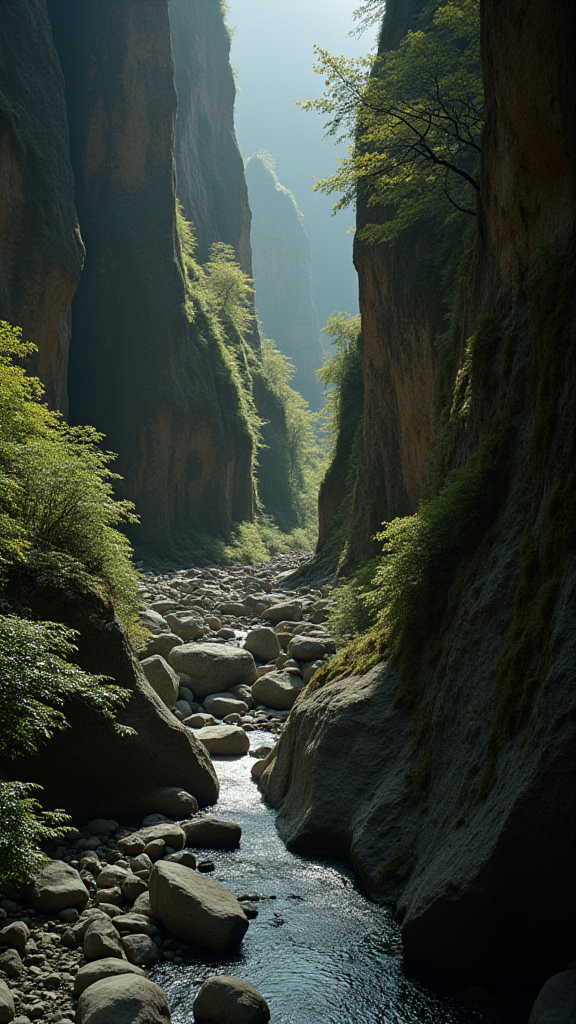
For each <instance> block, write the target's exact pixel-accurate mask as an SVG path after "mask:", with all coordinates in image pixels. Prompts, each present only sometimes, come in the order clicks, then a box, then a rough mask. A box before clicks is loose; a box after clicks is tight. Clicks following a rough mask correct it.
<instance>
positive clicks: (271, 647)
mask: <svg viewBox="0 0 576 1024" xmlns="http://www.w3.org/2000/svg"><path fill="white" fill-rule="evenodd" d="M244 647H245V648H246V650H247V651H250V653H251V654H253V655H254V657H255V658H257V659H258V661H274V660H275V659H276V658H277V657H278V655H279V654H280V644H279V643H278V637H277V636H276V633H275V632H274V630H273V629H271V628H270V626H260V627H258V629H251V630H250V632H249V633H248V636H247V637H246V642H245V644H244Z"/></svg>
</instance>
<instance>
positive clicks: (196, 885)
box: [149, 861, 248, 949]
mask: <svg viewBox="0 0 576 1024" xmlns="http://www.w3.org/2000/svg"><path fill="white" fill-rule="evenodd" d="M149 884H150V888H149V892H150V906H151V908H152V913H153V915H154V917H156V918H158V920H159V921H161V922H162V924H163V925H164V927H165V928H167V929H168V931H169V932H171V933H172V935H175V936H176V937H177V938H179V939H183V940H184V941H185V942H196V943H198V944H199V945H201V946H209V947H210V948H211V949H233V948H235V947H236V946H239V945H240V943H241V941H242V939H243V937H244V935H245V933H246V930H247V928H248V918H247V917H246V915H245V913H244V911H243V909H242V907H241V905H240V903H239V902H238V900H237V899H236V897H235V896H234V895H233V893H231V892H230V890H229V889H227V888H226V886H224V885H222V884H221V882H217V881H216V880H215V879H213V878H207V877H206V876H205V875H201V874H199V873H198V872H196V871H192V870H191V869H190V868H186V867H183V866H182V865H181V864H173V863H170V862H166V861H160V862H159V863H158V864H155V865H154V867H153V868H152V871H151V873H150V883H149Z"/></svg>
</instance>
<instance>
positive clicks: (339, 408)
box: [316, 313, 362, 449]
mask: <svg viewBox="0 0 576 1024" xmlns="http://www.w3.org/2000/svg"><path fill="white" fill-rule="evenodd" d="M322 330H323V333H324V334H328V335H329V336H330V338H331V339H332V345H333V346H334V349H335V351H334V352H333V353H332V355H330V356H328V358H327V359H326V360H325V362H324V365H323V366H321V367H320V369H319V370H317V371H316V373H317V374H318V376H319V378H320V380H321V381H322V383H323V384H324V387H325V388H326V394H327V401H326V406H325V411H324V416H325V417H326V419H327V433H328V436H329V438H330V443H331V446H332V449H334V448H335V446H336V441H337V439H338V437H339V435H340V434H341V433H342V431H343V429H344V419H345V418H346V414H347V409H346V408H345V405H346V385H347V383H348V381H349V380H350V378H354V377H357V376H358V375H360V376H361V375H362V360H361V357H360V352H359V349H358V339H359V336H360V330H361V324H360V316H359V315H358V314H356V315H352V314H350V313H338V314H337V315H336V316H331V317H330V319H329V320H328V323H327V324H326V327H324V328H322Z"/></svg>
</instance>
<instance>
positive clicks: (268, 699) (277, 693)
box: [252, 671, 304, 711]
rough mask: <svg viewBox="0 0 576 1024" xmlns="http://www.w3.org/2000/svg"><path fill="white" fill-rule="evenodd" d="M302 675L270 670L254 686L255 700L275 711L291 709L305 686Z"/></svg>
mask: <svg viewBox="0 0 576 1024" xmlns="http://www.w3.org/2000/svg"><path fill="white" fill-rule="evenodd" d="M303 685H304V684H303V681H302V679H301V678H300V676H297V675H294V674H293V673H292V672H284V671H281V672H277V671H274V672H269V673H268V675H266V676H261V677H260V679H257V680H256V682H255V683H254V685H253V687H252V695H253V697H254V700H255V701H257V702H258V703H260V704H265V705H266V707H268V708H272V710H274V711H286V710H289V709H290V708H291V707H292V706H293V704H294V701H295V700H296V697H297V696H298V694H299V693H300V691H301V690H302V687H303Z"/></svg>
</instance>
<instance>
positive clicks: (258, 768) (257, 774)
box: [250, 758, 266, 779]
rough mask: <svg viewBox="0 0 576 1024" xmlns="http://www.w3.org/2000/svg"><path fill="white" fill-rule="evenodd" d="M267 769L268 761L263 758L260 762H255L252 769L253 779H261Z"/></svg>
mask: <svg viewBox="0 0 576 1024" xmlns="http://www.w3.org/2000/svg"><path fill="white" fill-rule="evenodd" d="M265 767H266V759H265V758H262V759H261V760H260V761H254V764H253V765H252V767H251V769H250V774H251V776H252V778H253V779H261V778H262V773H263V771H264V769H265Z"/></svg>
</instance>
